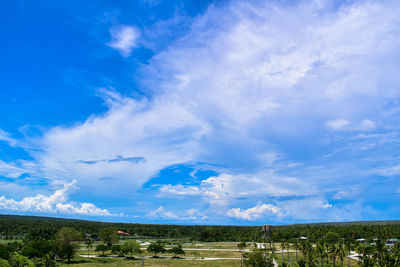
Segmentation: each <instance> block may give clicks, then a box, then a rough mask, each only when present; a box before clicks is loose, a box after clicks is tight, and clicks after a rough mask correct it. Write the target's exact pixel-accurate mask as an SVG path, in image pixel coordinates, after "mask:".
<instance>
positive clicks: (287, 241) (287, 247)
mask: <svg viewBox="0 0 400 267" xmlns="http://www.w3.org/2000/svg"><path fill="white" fill-rule="evenodd" d="M289 249H290V242H289V240H286V252H287V260H288V261H289V262H290V258H289Z"/></svg>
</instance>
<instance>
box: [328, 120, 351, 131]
mask: <svg viewBox="0 0 400 267" xmlns="http://www.w3.org/2000/svg"><path fill="white" fill-rule="evenodd" d="M349 124H350V122H349V121H347V120H343V119H337V120H329V121H327V122H326V127H328V128H329V129H331V130H343V129H344V128H345V127H346V126H347V125H349Z"/></svg>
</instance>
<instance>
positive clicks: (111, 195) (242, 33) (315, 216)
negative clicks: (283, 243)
mask: <svg viewBox="0 0 400 267" xmlns="http://www.w3.org/2000/svg"><path fill="white" fill-rule="evenodd" d="M399 10H400V4H399V2H398V1H324V0H322V1H321V0H319V1H317V0H316V1H256V0H255V1H215V2H213V1H157V0H139V1H113V3H111V2H109V1H96V2H95V3H94V2H92V1H57V2H56V3H55V2H54V1H39V2H35V3H31V2H27V1H23V2H16V1H2V2H1V3H0V12H1V14H0V27H1V31H0V32H1V34H2V36H1V39H0V48H1V49H0V54H1V56H0V58H1V60H0V114H1V116H0V212H1V213H7V214H29V215H32V214H33V215H43V216H59V217H71V218H83V219H91V220H103V221H123V222H142V223H178V224H238V225H257V224H264V223H270V224H288V223H298V222H323V221H352V220H386V219H399V217H398V214H400V210H399V209H400V208H399V206H398V205H397V203H398V202H399V198H400V182H399V175H400V154H399V152H398V151H400V136H399V133H400V124H399V121H400V120H399V119H400V88H399V86H400V75H398V74H399V71H400V39H399V36H400V16H399V15H400V14H399Z"/></svg>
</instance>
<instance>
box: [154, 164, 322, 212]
mask: <svg viewBox="0 0 400 267" xmlns="http://www.w3.org/2000/svg"><path fill="white" fill-rule="evenodd" d="M158 192H159V196H160V197H166V196H169V197H171V196H172V197H173V196H178V197H179V196H201V197H202V198H204V199H206V200H208V201H209V202H210V203H214V204H221V205H223V204H227V203H230V202H232V200H235V199H236V198H240V197H254V196H258V197H260V196H263V195H266V196H269V197H277V196H304V195H313V194H315V193H316V188H313V186H311V185H309V184H307V183H306V182H302V181H300V180H298V179H296V178H293V177H286V176H282V175H278V174H275V173H273V172H261V173H257V174H254V175H232V174H226V173H222V174H220V175H218V176H212V177H209V178H207V179H205V180H202V181H201V183H200V185H199V186H195V185H181V184H178V185H162V186H160V187H159V188H158Z"/></svg>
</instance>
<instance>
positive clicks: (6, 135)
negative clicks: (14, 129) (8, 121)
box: [0, 129, 17, 146]
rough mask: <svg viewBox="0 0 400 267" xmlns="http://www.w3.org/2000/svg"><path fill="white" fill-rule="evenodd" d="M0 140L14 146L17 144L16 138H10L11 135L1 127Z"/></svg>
mask: <svg viewBox="0 0 400 267" xmlns="http://www.w3.org/2000/svg"><path fill="white" fill-rule="evenodd" d="M0 141H5V142H7V143H8V144H9V145H10V146H15V145H16V144H17V140H15V139H13V138H11V135H10V134H9V133H8V132H6V131H4V130H2V129H0Z"/></svg>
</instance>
